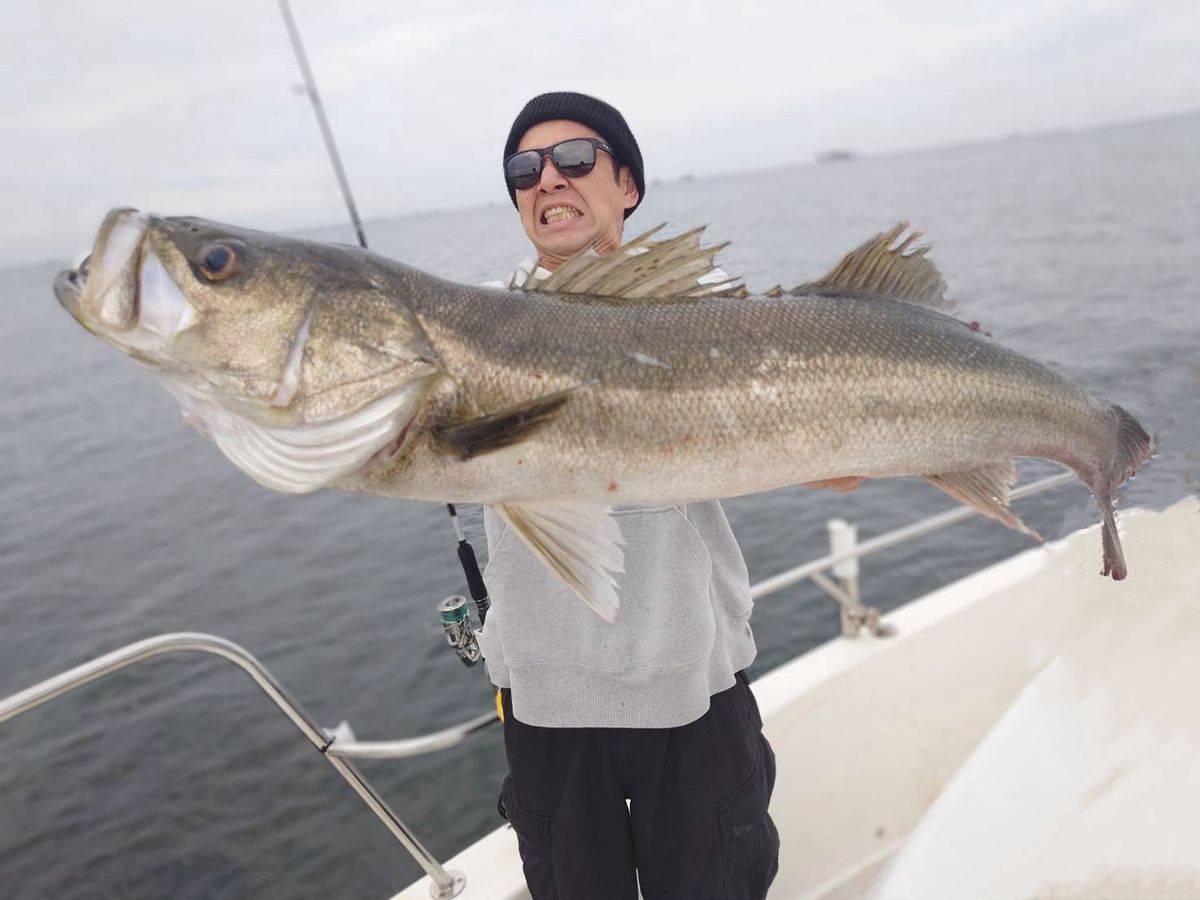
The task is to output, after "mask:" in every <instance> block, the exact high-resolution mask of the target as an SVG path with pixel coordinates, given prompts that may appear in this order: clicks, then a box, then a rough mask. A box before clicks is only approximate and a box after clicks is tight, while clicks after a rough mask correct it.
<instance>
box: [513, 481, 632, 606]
mask: <svg viewBox="0 0 1200 900" xmlns="http://www.w3.org/2000/svg"><path fill="white" fill-rule="evenodd" d="M492 508H493V509H494V510H495V511H496V512H497V514H499V515H500V517H501V518H502V519H504V521H505V522H507V523H508V525H509V527H510V528H512V529H513V530H514V531H515V532H516V533H517V535H518V536H519V537H520V538H521V540H523V541H524V542H525V544H526V546H528V547H529V549H530V550H532V551H533V552H534V554H535V555H537V556H538V558H539V559H541V560H542V562H544V563H545V564H546V565H547V566H549V567H550V568H551V569H552V570H554V571H555V572H557V573H558V574H559V575H560V576H561V577H562V579H563V580H564V581H565V582H566V583H567V584H569V585H570V586H571V588H572V589H573V590H574V591H575V593H577V594H578V595H579V596H580V597H582V598H583V600H584V602H585V603H587V605H588V606H590V607H591V608H592V609H593V610H594V611H595V613H596V614H597V615H598V616H600V618H602V619H604V620H605V621H606V622H611V621H613V619H615V618H616V616H617V608H618V606H619V605H620V601H619V600H618V599H617V580H616V578H615V577H614V575H617V574H620V573H622V572H624V571H625V554H624V553H623V551H622V550H621V546H622V545H623V544H624V543H625V539H624V538H623V537H622V536H621V528H620V526H619V525H617V522H616V520H615V519H614V518H613V517H612V516H611V515H609V510H610V508H609V507H607V506H595V505H592V504H588V503H581V502H576V501H571V500H559V501H554V500H551V501H545V500H539V501H536V502H527V503H500V504H497V505H496V506H494V507H492Z"/></svg>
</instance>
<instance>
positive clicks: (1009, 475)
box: [925, 459, 1042, 542]
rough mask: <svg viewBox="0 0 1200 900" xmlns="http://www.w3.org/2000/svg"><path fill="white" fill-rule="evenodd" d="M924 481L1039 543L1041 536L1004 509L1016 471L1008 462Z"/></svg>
mask: <svg viewBox="0 0 1200 900" xmlns="http://www.w3.org/2000/svg"><path fill="white" fill-rule="evenodd" d="M925 480H926V481H928V482H929V483H930V484H932V485H933V486H934V487H936V488H938V489H939V490H943V491H945V492H946V493H947V494H949V495H950V496H951V497H953V498H954V499H955V500H957V501H959V502H960V503H965V504H966V505H967V506H969V507H971V509H973V510H975V511H976V512H978V513H980V514H981V515H985V516H987V517H988V518H989V519H995V520H996V521H997V522H1002V523H1003V524H1005V525H1007V526H1008V527H1009V528H1011V529H1013V530H1014V531H1019V532H1021V533H1022V534H1027V535H1029V536H1030V537H1031V538H1033V539H1034V540H1035V541H1038V542H1041V540H1042V536H1041V535H1040V534H1038V533H1037V532H1036V531H1034V530H1033V529H1032V528H1030V527H1029V526H1028V525H1026V524H1025V523H1024V522H1022V521H1021V520H1020V519H1019V518H1018V517H1017V516H1016V514H1015V513H1013V511H1012V510H1011V509H1009V508H1008V498H1009V490H1010V489H1011V488H1012V486H1013V485H1015V484H1016V483H1017V469H1016V466H1015V465H1014V464H1013V461H1012V460H1011V459H1006V460H1003V461H1001V462H996V463H988V464H987V465H983V466H979V467H978V468H975V469H966V470H964V471H961V472H946V473H941V474H938V475H926V476H925Z"/></svg>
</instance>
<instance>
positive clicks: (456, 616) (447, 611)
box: [437, 594, 483, 667]
mask: <svg viewBox="0 0 1200 900" xmlns="http://www.w3.org/2000/svg"><path fill="white" fill-rule="evenodd" d="M437 611H438V614H439V615H440V616H441V617H442V628H443V629H444V630H445V632H446V641H447V643H449V644H450V646H451V647H453V648H454V652H455V653H456V654H457V655H458V658H459V659H461V660H462V661H463V665H465V666H468V667H470V666H473V665H475V664H476V663H477V662H479V660H481V659H482V658H483V654H482V652H481V651H480V649H479V639H478V638H477V637H476V636H475V626H474V625H473V624H472V623H471V607H470V606H468V605H467V598H466V597H464V596H462V595H461V594H454V595H453V596H451V597H447V598H446V599H445V600H443V601H442V602H441V603H439V604H438V605H437Z"/></svg>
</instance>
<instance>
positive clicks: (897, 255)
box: [791, 222, 955, 312]
mask: <svg viewBox="0 0 1200 900" xmlns="http://www.w3.org/2000/svg"><path fill="white" fill-rule="evenodd" d="M907 230H908V223H907V222H900V223H899V224H897V225H896V226H895V227H894V228H892V229H891V230H890V231H885V232H884V233H883V234H880V235H876V236H875V237H873V238H871V240H869V241H867V242H866V243H865V244H862V245H861V246H859V247H857V248H856V249H854V250H851V251H850V252H849V253H847V254H846V255H845V257H843V258H842V261H841V262H839V263H838V264H837V265H836V266H834V267H833V269H831V270H830V271H829V273H828V274H827V275H825V276H824V277H823V278H821V279H819V280H817V281H812V282H809V283H807V284H801V285H797V286H796V287H794V288H792V291H791V293H793V294H820V293H825V292H828V291H830V290H833V291H853V292H855V293H863V294H876V295H878V296H880V297H887V298H889V299H891V300H907V301H908V302H909V303H917V304H920V305H921V306H931V307H933V308H934V309H937V310H941V311H942V312H950V311H951V310H953V309H954V308H955V303H954V301H953V300H948V299H947V298H946V296H945V293H946V282H945V280H944V279H943V278H942V273H941V272H939V271H938V269H937V266H935V265H934V264H933V263H932V262H930V261H929V260H928V259H926V258H925V254H926V253H928V252H929V247H927V246H918V247H913V248H912V249H911V250H909V247H910V246H911V245H912V244H913V242H914V241H916V240H917V239H918V238H920V237H921V232H919V231H911V232H909V233H908V235H906V236H905V237H904V239H903V240H902V241H900V243H899V244H896V246H894V247H893V246H892V244H893V243H895V241H896V239H897V238H899V237H900V236H901V235H903V234H904V232H905V231H907ZM906 250H907V251H908V252H907V253H906V252H905V251H906Z"/></svg>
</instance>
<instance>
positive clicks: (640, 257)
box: [510, 225, 747, 301]
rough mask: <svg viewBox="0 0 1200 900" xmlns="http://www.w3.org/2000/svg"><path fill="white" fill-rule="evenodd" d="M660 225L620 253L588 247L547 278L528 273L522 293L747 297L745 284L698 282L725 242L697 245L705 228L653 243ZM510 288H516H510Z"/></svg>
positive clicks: (625, 297) (637, 297)
mask: <svg viewBox="0 0 1200 900" xmlns="http://www.w3.org/2000/svg"><path fill="white" fill-rule="evenodd" d="M662 227H663V226H662V225H658V226H656V227H654V228H651V229H650V230H649V231H647V232H646V233H644V234H641V235H639V236H638V237H636V238H634V239H633V240H632V241H630V242H629V243H627V244H624V245H622V246H621V248H620V249H619V250H615V251H613V252H612V253H608V254H605V255H604V256H597V255H596V253H595V252H594V251H593V250H592V249H591V248H590V247H589V248H587V249H586V250H583V251H581V252H579V253H576V254H575V255H574V256H572V257H571V258H570V259H568V260H567V261H566V262H565V263H563V264H562V265H561V266H559V267H558V269H557V270H556V271H555V272H554V273H553V274H552V275H551V276H550V277H549V278H543V279H538V278H534V277H533V274H532V273H531V274H530V276H529V278H527V279H526V280H525V283H524V284H522V285H520V287H521V288H523V289H524V290H527V291H540V292H546V293H558V294H590V295H592V296H596V297H606V298H610V299H618V300H649V301H662V300H689V299H696V298H701V297H740V296H746V293H747V292H746V289H745V286H744V285H742V284H740V283H736V279H733V278H730V279H729V280H728V282H726V283H725V285H724V286H722V287H720V289H719V290H714V289H713V287H714V286H713V285H711V284H699V283H698V280H699V279H700V278H702V277H704V276H705V275H708V274H709V273H710V272H712V270H713V269H714V268H716V255H717V252H718V251H720V250H721V249H723V248H724V247H727V246H728V244H718V245H717V246H715V247H701V246H700V236H701V234H703V232H704V228H703V227H701V228H693V229H692V230H691V231H687V232H684V233H683V234H681V235H679V236H678V237H673V238H668V239H666V240H654V239H653V236H654V234H655V233H657V232H658V231H659V230H660V229H661V228H662ZM510 286H515V285H510Z"/></svg>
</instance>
